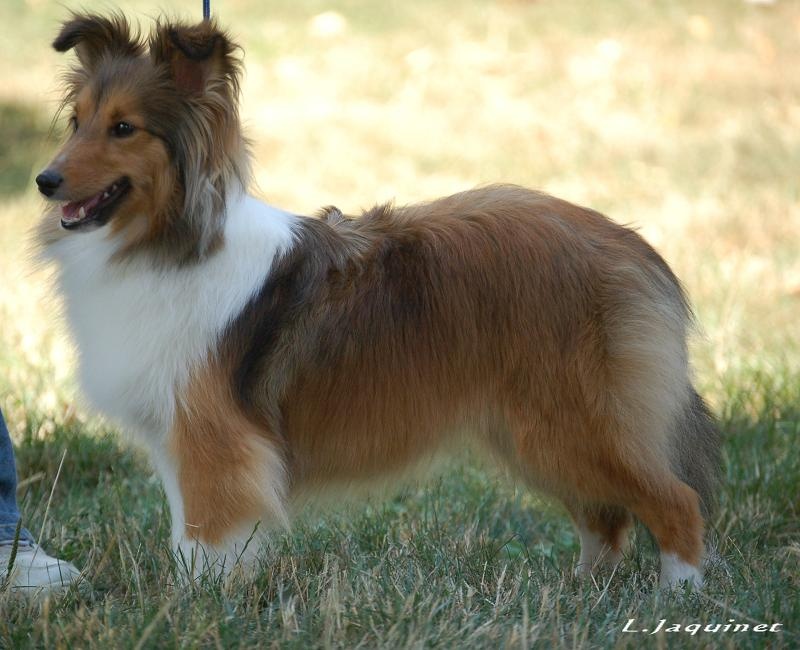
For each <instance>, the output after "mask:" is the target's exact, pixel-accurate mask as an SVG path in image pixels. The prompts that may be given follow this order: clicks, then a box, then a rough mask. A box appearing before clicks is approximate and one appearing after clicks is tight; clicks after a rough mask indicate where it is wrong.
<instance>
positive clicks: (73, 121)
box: [69, 115, 78, 133]
mask: <svg viewBox="0 0 800 650" xmlns="http://www.w3.org/2000/svg"><path fill="white" fill-rule="evenodd" d="M69 125H70V127H72V132H73V133H74V132H75V131H77V130H78V118H77V117H76V116H75V115H73V116H72V117H70V118H69Z"/></svg>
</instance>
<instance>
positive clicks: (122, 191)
mask: <svg viewBox="0 0 800 650" xmlns="http://www.w3.org/2000/svg"><path fill="white" fill-rule="evenodd" d="M130 190H131V181H130V179H129V178H127V177H126V176H123V177H122V178H120V179H119V180H116V181H114V182H113V183H112V184H111V185H109V186H108V187H107V188H105V189H104V190H102V191H100V192H98V193H97V194H95V195H94V196H90V197H89V198H87V199H82V200H81V201H72V202H71V203H67V204H65V205H64V206H63V207H62V208H61V225H62V226H63V227H64V228H67V229H68V230H77V229H79V228H84V227H86V226H90V225H91V226H102V225H104V224H105V223H106V222H108V220H109V219H110V218H111V217H112V215H113V214H114V211H115V210H116V209H117V208H118V207H119V205H120V203H122V201H123V199H124V198H125V197H126V196H127V194H128V192H129V191H130Z"/></svg>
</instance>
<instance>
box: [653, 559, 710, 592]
mask: <svg viewBox="0 0 800 650" xmlns="http://www.w3.org/2000/svg"><path fill="white" fill-rule="evenodd" d="M685 584H689V585H691V586H692V588H693V589H695V590H697V589H700V588H701V587H702V586H703V574H702V573H701V572H700V569H699V568H698V567H696V566H694V565H693V564H689V563H688V562H684V561H683V560H681V559H680V558H679V557H678V556H677V555H675V554H674V553H662V554H661V579H660V581H659V586H660V587H661V588H662V589H673V588H675V587H681V586H683V585H685Z"/></svg>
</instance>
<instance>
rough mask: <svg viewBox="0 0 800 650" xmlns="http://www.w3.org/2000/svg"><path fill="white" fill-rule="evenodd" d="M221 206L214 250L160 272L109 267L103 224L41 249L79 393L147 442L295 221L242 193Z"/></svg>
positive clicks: (110, 248)
mask: <svg viewBox="0 0 800 650" xmlns="http://www.w3.org/2000/svg"><path fill="white" fill-rule="evenodd" d="M226 208H227V210H226V211H227V219H226V222H225V227H224V236H223V241H222V244H221V246H220V247H219V249H218V250H216V251H215V252H214V254H212V255H209V256H208V257H207V258H206V259H204V260H202V261H200V262H197V263H194V264H187V265H184V266H174V267H169V268H163V267H159V266H154V265H153V264H152V263H149V260H148V258H147V256H144V255H143V256H137V257H134V258H130V259H126V260H125V262H124V263H118V262H115V261H114V259H113V258H114V254H115V251H116V250H117V246H118V245H119V244H118V242H117V241H116V240H115V239H114V238H113V237H112V235H111V233H110V229H109V228H108V227H104V228H99V229H97V230H95V231H92V232H88V233H80V234H69V235H66V236H64V237H62V238H60V239H59V240H58V241H56V242H54V243H52V244H50V245H49V246H48V247H47V249H46V250H45V251H44V257H45V258H46V259H49V260H52V261H54V262H55V263H56V267H57V274H56V275H57V282H58V285H59V288H60V290H61V292H62V294H63V296H64V302H65V312H66V316H67V320H68V322H69V325H70V331H71V334H72V336H73V337H74V340H75V342H76V344H77V349H78V353H79V364H78V365H79V369H78V370H79V372H78V374H79V378H80V384H81V387H82V389H83V392H84V394H85V395H86V397H87V398H88V399H89V401H90V403H91V406H93V407H94V408H96V409H97V410H99V411H100V412H101V413H103V414H104V415H106V416H107V417H109V418H111V419H112V420H113V421H116V422H118V423H120V424H121V425H123V427H124V428H126V429H129V430H132V431H134V432H137V433H139V434H142V435H144V436H145V437H147V438H150V439H151V440H152V438H153V437H156V439H158V438H160V437H161V436H163V435H165V434H166V433H167V432H168V431H169V429H170V427H171V426H172V422H173V418H174V413H175V403H176V399H179V395H180V394H181V390H182V388H183V387H184V386H185V385H186V382H187V381H188V379H189V377H190V376H191V374H192V372H193V371H194V370H195V369H197V368H200V367H202V366H203V365H204V364H205V363H207V362H208V360H209V358H210V356H211V355H213V353H214V351H215V349H216V347H217V345H218V343H219V341H220V338H221V336H222V334H223V332H224V331H225V329H226V327H227V326H228V325H229V324H230V323H231V322H232V321H233V320H234V319H235V318H236V316H237V315H238V314H239V313H240V312H241V311H242V309H244V307H245V306H246V305H247V303H248V302H249V301H250V299H251V298H252V297H253V296H254V295H256V294H257V293H258V291H259V290H260V288H261V287H262V285H263V284H264V283H265V281H266V280H267V278H268V276H269V273H270V269H271V268H272V265H273V262H274V260H275V259H276V258H277V257H278V256H280V255H281V253H282V252H283V251H286V250H288V249H289V248H291V247H292V245H293V241H294V238H295V236H294V229H295V224H296V222H297V220H298V217H295V216H293V215H290V214H288V213H286V212H283V211H281V210H278V209H276V208H273V207H270V206H268V205H266V204H264V203H262V202H260V201H258V200H256V199H254V198H252V197H250V196H248V195H246V194H244V193H243V192H239V193H237V194H236V195H235V196H233V195H232V196H230V197H229V200H228V203H227V206H226Z"/></svg>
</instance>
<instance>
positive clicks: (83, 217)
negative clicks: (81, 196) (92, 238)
mask: <svg viewBox="0 0 800 650" xmlns="http://www.w3.org/2000/svg"><path fill="white" fill-rule="evenodd" d="M78 216H79V217H80V218H81V219H85V218H86V210H85V209H84V207H83V206H81V209H80V210H78Z"/></svg>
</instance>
